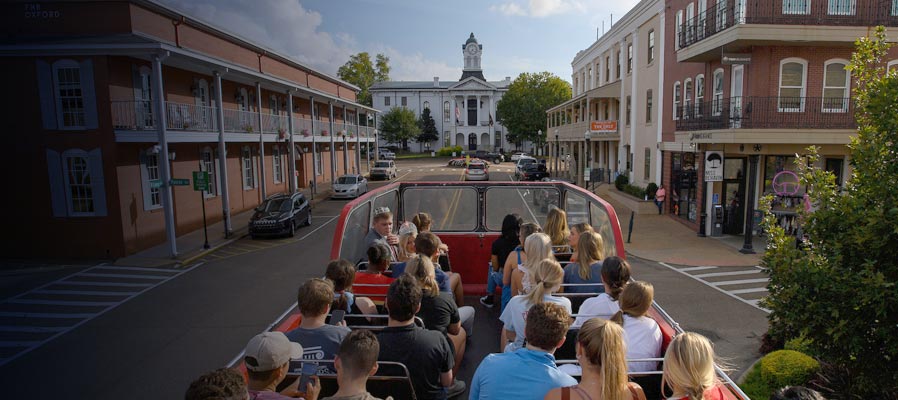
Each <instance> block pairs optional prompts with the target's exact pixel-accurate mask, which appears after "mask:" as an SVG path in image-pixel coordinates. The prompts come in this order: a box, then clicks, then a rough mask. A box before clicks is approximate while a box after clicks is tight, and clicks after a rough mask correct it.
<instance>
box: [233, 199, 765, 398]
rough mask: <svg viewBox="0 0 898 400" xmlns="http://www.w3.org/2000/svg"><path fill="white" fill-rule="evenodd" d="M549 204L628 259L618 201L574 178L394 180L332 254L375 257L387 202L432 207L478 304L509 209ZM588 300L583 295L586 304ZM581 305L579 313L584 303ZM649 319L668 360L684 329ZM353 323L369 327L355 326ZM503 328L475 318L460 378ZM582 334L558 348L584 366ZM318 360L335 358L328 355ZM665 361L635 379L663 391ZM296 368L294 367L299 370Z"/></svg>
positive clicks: (352, 215) (738, 394)
mask: <svg viewBox="0 0 898 400" xmlns="http://www.w3.org/2000/svg"><path fill="white" fill-rule="evenodd" d="M546 204H549V205H551V206H557V207H559V208H561V209H563V210H565V211H566V213H567V217H568V224H569V225H573V224H577V223H581V222H585V223H588V224H590V225H591V226H592V227H593V229H594V230H595V231H596V232H597V233H599V234H601V236H602V239H603V240H604V245H605V256H606V257H607V256H612V255H616V256H619V257H622V258H626V253H625V251H624V246H623V236H622V233H621V229H620V224H619V221H618V219H617V214H615V212H614V209H613V208H612V207H611V205H610V204H608V203H607V202H605V201H604V200H602V199H601V198H600V197H598V196H596V195H595V194H593V193H591V192H589V191H586V190H584V189H582V188H580V187H577V186H574V185H571V184H570V183H567V182H527V183H523V182H397V183H393V184H390V185H387V186H384V187H381V188H379V189H377V190H375V191H372V192H369V193H367V194H365V195H363V196H361V197H359V198H358V199H355V200H353V201H351V202H350V203H348V204H346V206H344V207H343V209H342V211H341V213H340V217H339V220H338V222H337V226H336V231H335V233H334V238H333V242H332V246H331V254H330V258H331V259H338V258H342V259H346V260H349V261H351V262H353V263H356V264H359V263H363V262H364V261H367V260H365V251H366V248H365V236H366V235H367V234H368V231H369V229H371V228H370V225H371V219H372V217H373V215H374V210H376V209H378V208H380V207H388V208H389V209H390V210H391V211H392V212H393V214H394V221H395V224H394V229H398V227H399V225H400V224H401V222H402V221H408V220H411V217H412V216H413V215H415V214H416V213H419V212H426V213H429V214H430V215H431V216H432V217H433V225H432V231H433V232H434V233H435V234H437V235H438V236H439V237H440V239H441V240H442V242H443V243H445V244H447V245H448V246H449V250H450V251H449V254H448V255H449V260H450V264H451V266H452V271H453V272H456V273H459V274H460V275H461V277H462V279H463V284H464V289H465V294H466V303H471V302H472V301H473V302H474V303H476V301H477V300H476V297H474V296H477V297H479V296H480V295H482V294H483V293H484V292H485V289H486V277H487V273H486V272H487V263H488V261H489V259H490V255H491V246H492V242H493V241H494V240H496V239H497V238H499V236H500V233H501V232H500V231H501V225H502V219H503V218H504V217H505V215H507V214H510V213H516V214H518V215H520V216H521V217H522V218H523V220H524V221H525V222H536V223H538V224H540V225H541V226H542V225H543V224H544V223H545V220H546V215H547V213H548V210H549V209H551V207H546V206H545V205H546ZM540 205H542V206H540ZM556 255H557V258H558V259H559V261H560V262H562V263H563V264H564V263H565V262H567V261H568V259H569V257H570V254H564V253H559V254H556ZM633 275H634V276H636V275H638V271H633ZM357 291H358V290H357ZM559 295H564V294H563V293H559ZM582 299H583V298H582V297H581V298H580V300H581V302H582ZM572 300H573V299H572ZM574 303H575V304H576V305H575V307H574V313H575V314H576V312H577V307H578V306H577V305H578V304H579V302H576V301H575V302H574ZM649 316H650V317H651V318H653V319H654V320H655V321H657V322H658V325H659V327H660V328H661V332H662V335H663V342H662V358H663V353H664V351H665V350H666V349H667V345H668V344H669V343H670V340H671V339H672V338H673V337H674V336H675V335H677V334H679V333H682V332H683V330H682V329H681V328H680V326H679V324H677V322H676V321H674V319H673V318H672V317H671V316H670V315H669V314H668V313H667V312H665V311H664V309H662V308H661V307H660V306H659V305H658V304H657V303H653V305H652V308H651V309H650V310H649ZM372 317H374V316H372ZM377 318H385V316H377ZM299 321H300V315H299V313H298V311H297V310H296V305H295V304H294V305H293V306H292V307H291V308H289V309H288V310H286V311H285V312H284V313H283V314H282V315H281V317H280V318H278V319H277V320H276V321H275V322H274V323H272V324H271V325H270V326H269V329H270V330H278V331H284V332H287V331H290V330H292V329H294V328H296V327H297V326H298V325H299ZM384 325H385V323H384ZM350 327H351V328H352V327H358V328H362V326H354V325H350ZM364 328H368V329H378V326H370V324H366V325H365V326H364ZM501 329H502V326H501V322H500V321H498V307H497V308H496V310H490V309H485V308H479V309H478V312H477V315H476V316H475V328H474V332H475V334H473V335H472V336H471V337H470V338H469V339H468V346H467V349H466V351H465V356H464V361H463V362H462V365H461V369H460V371H459V373H458V376H457V378H458V379H460V380H463V381H465V382H466V383H470V381H471V378H472V377H473V375H474V371H475V370H476V369H477V366H478V365H479V364H480V361H481V360H482V359H483V358H484V357H485V356H486V355H488V354H489V353H492V352H496V351H498V350H499V336H500V331H501ZM576 333H577V329H576V328H572V329H571V330H570V331H569V332H568V340H566V344H565V345H564V346H562V348H559V349H558V351H556V359H557V360H558V363H559V364H565V363H576V360H575V356H574V350H573V346H574V342H575V340H573V339H574V338H576ZM241 358H242V354H241V355H238V356H237V357H235V358H234V360H233V361H232V362H231V364H232V365H240V366H241V367H242V365H241V364H242V363H241ZM318 361H319V362H321V363H325V364H326V363H327V361H326V360H318ZM658 361H660V359H658ZM661 364H662V363H661V362H659V363H658V369H657V370H656V371H652V372H649V373H640V374H643V376H641V377H640V378H636V379H634V380H636V381H637V382H638V383H640V384H641V385H642V386H644V389H647V390H646V393H647V395H648V394H650V393H653V392H654V393H660V389H658V388H651V387H645V386H646V384H650V385H658V387H660V375H661ZM293 370H294V368H292V366H291V371H293ZM716 370H717V377H718V379H719V381H720V382H721V384H722V385H723V386H724V387H725V390H724V391H723V392H724V394H725V395H726V397H727V398H728V399H748V397H747V396H746V395H745V394H744V393H743V392H742V391H741V390H740V389H739V388H738V386H736V384H735V383H734V382H733V381H732V380H731V379H730V378H729V377H728V376H727V375H726V374H725V373H724V371H723V370H722V369H721V368H719V367H716ZM320 378H321V382H322V394H321V396H320V397H324V396H326V395H330V394H332V393H333V390H335V388H336V380H335V379H336V378H335V377H334V376H328V375H327V374H324V375H320ZM406 381H407V378H405V377H403V376H388V377H379V378H376V379H372V380H370V381H369V390H370V391H371V392H372V394H374V395H375V396H378V397H383V396H379V394H383V395H386V394H389V393H385V392H380V393H377V392H379V391H380V390H397V389H396V388H405V386H406V383H407V382H406ZM397 384H398V385H397ZM400 393H402V394H400V396H399V397H397V396H396V395H395V394H394V395H393V396H394V398H396V399H400V398H405V397H404V396H408V395H409V394H408V393H406V392H405V391H400ZM466 393H467V392H466ZM466 395H467V394H465V396H466ZM465 398H466V397H465ZM649 398H652V397H649Z"/></svg>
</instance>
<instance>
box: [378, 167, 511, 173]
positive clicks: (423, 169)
mask: <svg viewBox="0 0 898 400" xmlns="http://www.w3.org/2000/svg"><path fill="white" fill-rule="evenodd" d="M462 171H464V168H430V167H418V168H397V169H396V172H451V173H461V172H462ZM490 172H505V173H507V172H514V167H490Z"/></svg>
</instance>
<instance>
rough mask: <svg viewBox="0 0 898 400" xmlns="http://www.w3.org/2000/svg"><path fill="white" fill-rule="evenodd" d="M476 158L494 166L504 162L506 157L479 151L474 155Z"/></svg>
mask: <svg viewBox="0 0 898 400" xmlns="http://www.w3.org/2000/svg"><path fill="white" fill-rule="evenodd" d="M473 157H475V158H479V159H481V160H484V161H489V162H492V163H493V164H498V163H500V162H502V161H505V156H503V155H502V154H499V153H490V152H488V151H486V150H477V151H476V152H475V153H474V156H473Z"/></svg>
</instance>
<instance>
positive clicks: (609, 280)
mask: <svg viewBox="0 0 898 400" xmlns="http://www.w3.org/2000/svg"><path fill="white" fill-rule="evenodd" d="M601 274H602V285H603V286H605V293H602V294H600V295H598V296H596V297H590V298H588V299H586V301H584V302H583V304H582V305H580V309H579V310H577V315H578V316H577V319H576V320H575V321H574V324H573V325H572V326H571V327H573V328H579V327H581V326H583V324H584V323H585V322H586V321H588V320H590V319H591V318H595V317H599V318H603V319H608V318H611V316H612V315H614V314H616V313H617V312H618V311H620V305H618V304H617V300H618V299H619V298H620V294H621V291H623V290H624V286H626V285H627V282H629V281H630V264H629V263H628V262H627V261H626V260H624V259H622V258H620V257H618V256H611V257H608V258H606V259H605V261H603V262H602V272H601Z"/></svg>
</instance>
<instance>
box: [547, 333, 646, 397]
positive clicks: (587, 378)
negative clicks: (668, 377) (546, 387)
mask: <svg viewBox="0 0 898 400" xmlns="http://www.w3.org/2000/svg"><path fill="white" fill-rule="evenodd" d="M623 336H624V333H623V329H622V328H621V327H620V326H619V325H617V324H615V323H613V322H611V321H607V320H604V319H600V318H593V319H590V320H589V321H586V323H584V324H583V327H581V328H580V332H579V333H578V334H577V345H576V348H577V361H578V362H579V364H580V368H581V372H580V374H581V375H580V376H581V379H580V384H578V385H576V386H568V387H561V388H556V389H552V391H550V392H549V393H548V394H546V397H545V398H544V399H545V400H560V399H578V400H593V399H596V400H598V399H601V400H630V399H637V400H645V393H643V391H642V388H641V387H639V385H638V384H636V383H634V382H628V381H627V360H626V356H625V353H626V350H625V348H626V345H625V344H624V338H623Z"/></svg>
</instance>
